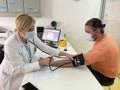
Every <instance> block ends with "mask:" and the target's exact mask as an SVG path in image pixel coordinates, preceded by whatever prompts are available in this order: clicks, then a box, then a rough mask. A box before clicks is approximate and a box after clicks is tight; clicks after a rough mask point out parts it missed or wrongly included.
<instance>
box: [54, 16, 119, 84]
mask: <svg viewBox="0 0 120 90" xmlns="http://www.w3.org/2000/svg"><path fill="white" fill-rule="evenodd" d="M84 28H85V32H86V39H87V40H89V41H94V46H93V48H92V49H91V50H89V51H88V52H87V53H81V54H80V55H77V56H75V57H74V60H73V61H71V60H63V61H56V62H54V63H52V65H53V66H59V65H62V64H63V63H70V62H71V64H67V65H65V66H70V67H77V66H80V65H87V66H88V68H89V69H90V71H91V72H92V73H93V75H94V76H95V77H96V79H97V80H98V81H99V82H100V84H101V85H106V83H109V82H113V81H114V79H115V77H116V75H117V72H118V60H119V51H118V47H117V45H116V43H115V41H114V40H113V39H112V38H111V36H109V35H107V34H105V33H104V28H105V24H102V22H101V20H99V19H98V18H92V19H90V20H88V21H87V22H86V23H85V27H84Z"/></svg>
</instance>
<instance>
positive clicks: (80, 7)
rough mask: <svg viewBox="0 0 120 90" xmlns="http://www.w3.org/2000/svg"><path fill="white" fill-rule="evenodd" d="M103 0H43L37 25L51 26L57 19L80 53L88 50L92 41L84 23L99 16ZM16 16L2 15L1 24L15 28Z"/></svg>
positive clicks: (63, 31) (59, 25) (59, 26)
mask: <svg viewBox="0 0 120 90" xmlns="http://www.w3.org/2000/svg"><path fill="white" fill-rule="evenodd" d="M101 1H102V0H79V1H75V0H41V17H40V18H35V19H36V26H45V27H50V22H51V21H52V20H56V21H57V22H58V28H59V29H61V30H62V34H64V33H65V34H67V37H68V40H69V42H70V43H71V44H72V46H73V47H74V48H75V50H76V51H77V52H78V53H81V52H85V51H88V49H90V48H91V47H92V43H90V42H89V41H87V40H86V39H85V32H84V23H85V22H86V21H87V20H88V19H90V18H92V17H98V16H99V10H100V3H101ZM14 20H15V18H14V17H12V18H11V17H0V26H4V27H7V28H8V29H12V30H13V29H14V27H15V24H14Z"/></svg>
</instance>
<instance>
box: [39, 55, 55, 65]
mask: <svg viewBox="0 0 120 90" xmlns="http://www.w3.org/2000/svg"><path fill="white" fill-rule="evenodd" d="M50 62H51V63H53V62H54V60H53V58H52V57H47V58H43V59H42V60H41V59H40V60H39V65H40V66H48V65H49V63H50Z"/></svg>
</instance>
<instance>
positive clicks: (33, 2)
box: [0, 0, 40, 16]
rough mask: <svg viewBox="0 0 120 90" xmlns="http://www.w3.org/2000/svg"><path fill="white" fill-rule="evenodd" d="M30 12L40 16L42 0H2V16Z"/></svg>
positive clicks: (0, 12)
mask: <svg viewBox="0 0 120 90" xmlns="http://www.w3.org/2000/svg"><path fill="white" fill-rule="evenodd" d="M20 13H28V14H32V15H33V16H34V15H35V16H40V0H0V16H16V14H20Z"/></svg>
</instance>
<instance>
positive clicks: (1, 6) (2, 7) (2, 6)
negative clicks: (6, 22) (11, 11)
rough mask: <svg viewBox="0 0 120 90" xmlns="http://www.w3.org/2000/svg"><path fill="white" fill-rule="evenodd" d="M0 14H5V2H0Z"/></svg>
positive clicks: (3, 0)
mask: <svg viewBox="0 0 120 90" xmlns="http://www.w3.org/2000/svg"><path fill="white" fill-rule="evenodd" d="M0 12H7V4H6V0H0Z"/></svg>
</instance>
